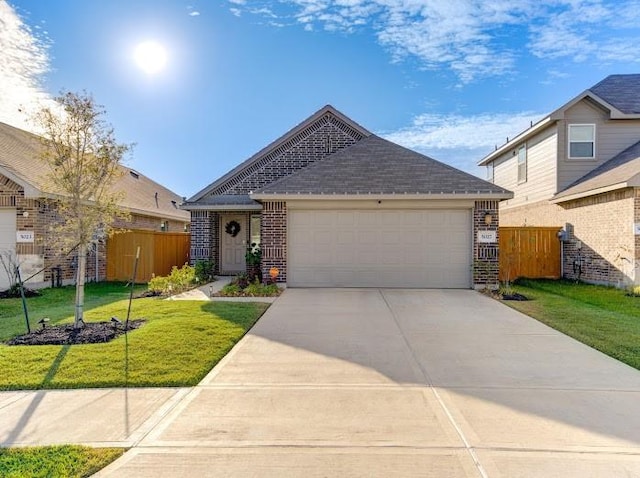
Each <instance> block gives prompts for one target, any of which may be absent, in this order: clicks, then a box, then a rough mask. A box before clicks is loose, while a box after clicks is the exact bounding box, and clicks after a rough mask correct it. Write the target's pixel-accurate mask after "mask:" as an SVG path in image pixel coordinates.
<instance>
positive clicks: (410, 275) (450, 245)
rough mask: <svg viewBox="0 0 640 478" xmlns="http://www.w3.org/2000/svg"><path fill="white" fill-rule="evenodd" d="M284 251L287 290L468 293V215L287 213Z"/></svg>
mask: <svg viewBox="0 0 640 478" xmlns="http://www.w3.org/2000/svg"><path fill="white" fill-rule="evenodd" d="M303 240H304V241H305V242H306V244H304V243H303V242H302V241H303ZM288 250H289V253H288V282H289V283H290V285H291V286H294V287H295V286H306V287H416V288H428V287H434V288H440V287H455V288H468V287H470V283H471V267H470V262H471V212H470V210H463V209H460V210H339V211H329V210H322V211H304V210H291V211H290V213H289V244H288ZM307 256H308V257H307Z"/></svg>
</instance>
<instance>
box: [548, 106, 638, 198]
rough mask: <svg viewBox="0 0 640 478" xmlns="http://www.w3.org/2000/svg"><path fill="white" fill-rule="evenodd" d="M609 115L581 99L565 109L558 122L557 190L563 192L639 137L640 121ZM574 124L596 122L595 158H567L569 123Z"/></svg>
mask: <svg viewBox="0 0 640 478" xmlns="http://www.w3.org/2000/svg"><path fill="white" fill-rule="evenodd" d="M608 118H609V112H608V111H605V110H604V109H602V108H601V107H599V106H596V105H595V104H594V103H593V102H591V101H589V100H582V101H580V102H578V103H576V104H575V105H573V106H572V107H571V108H569V109H567V111H566V112H565V118H564V120H561V121H559V122H558V184H557V190H558V191H562V190H563V189H565V188H566V187H567V186H569V185H570V184H572V183H573V182H575V181H576V180H578V179H580V178H581V177H582V176H584V175H585V174H587V173H588V172H589V171H591V170H592V169H595V168H597V167H598V166H600V165H601V164H602V163H604V162H605V161H608V160H609V159H611V158H612V157H614V156H615V155H616V154H618V153H619V152H621V151H623V150H624V149H626V148H628V147H629V146H631V145H632V144H634V143H636V142H637V141H638V140H639V139H640V120H610V119H608ZM577 123H584V124H595V125H596V148H595V149H596V151H595V156H596V157H595V159H569V155H568V144H567V131H568V125H569V124H577Z"/></svg>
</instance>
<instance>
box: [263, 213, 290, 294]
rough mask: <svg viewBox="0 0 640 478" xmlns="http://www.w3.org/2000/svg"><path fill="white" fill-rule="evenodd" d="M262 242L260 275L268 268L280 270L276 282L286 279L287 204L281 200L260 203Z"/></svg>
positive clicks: (264, 273) (267, 270) (264, 275)
mask: <svg viewBox="0 0 640 478" xmlns="http://www.w3.org/2000/svg"><path fill="white" fill-rule="evenodd" d="M260 240H261V242H262V276H263V277H264V278H267V277H269V270H270V269H271V268H272V267H277V268H278V270H279V271H280V275H279V276H278V282H286V281H287V204H286V203H285V202H283V201H265V202H264V203H263V204H262V216H261V224H260Z"/></svg>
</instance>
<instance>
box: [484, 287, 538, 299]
mask: <svg viewBox="0 0 640 478" xmlns="http://www.w3.org/2000/svg"><path fill="white" fill-rule="evenodd" d="M480 292H482V293H483V294H485V295H488V296H489V297H492V298H493V299H496V300H518V301H524V300H529V298H528V297H527V296H526V295H522V294H518V293H517V292H513V293H511V294H503V293H500V292H499V291H497V290H491V289H482V290H480Z"/></svg>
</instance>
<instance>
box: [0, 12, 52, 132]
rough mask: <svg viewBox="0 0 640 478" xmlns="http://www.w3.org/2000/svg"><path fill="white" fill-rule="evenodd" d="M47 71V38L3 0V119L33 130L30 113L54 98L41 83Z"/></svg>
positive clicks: (0, 34)
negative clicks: (41, 35) (31, 26)
mask: <svg viewBox="0 0 640 478" xmlns="http://www.w3.org/2000/svg"><path fill="white" fill-rule="evenodd" d="M48 71H49V55H48V47H47V40H46V38H44V39H43V38H42V37H38V36H36V35H35V34H34V33H33V32H32V30H31V29H30V28H29V27H28V26H27V25H26V24H25V23H24V22H23V21H22V19H21V18H20V17H19V16H18V15H17V13H16V12H15V10H14V9H13V8H12V7H11V6H10V5H9V4H8V3H7V2H6V1H5V0H0V98H2V100H1V101H0V121H2V122H5V123H8V124H11V125H13V126H16V127H18V128H24V129H32V128H31V125H30V124H29V115H30V114H32V113H33V112H34V111H35V110H36V109H37V108H38V107H39V106H40V105H43V104H45V103H48V102H50V101H51V97H50V96H49V94H47V93H46V92H45V91H44V90H43V89H42V86H41V80H42V78H43V76H44V75H45V74H46V73H47V72H48Z"/></svg>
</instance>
